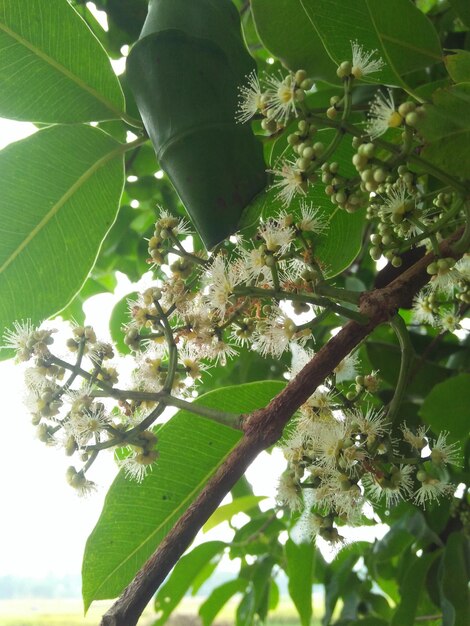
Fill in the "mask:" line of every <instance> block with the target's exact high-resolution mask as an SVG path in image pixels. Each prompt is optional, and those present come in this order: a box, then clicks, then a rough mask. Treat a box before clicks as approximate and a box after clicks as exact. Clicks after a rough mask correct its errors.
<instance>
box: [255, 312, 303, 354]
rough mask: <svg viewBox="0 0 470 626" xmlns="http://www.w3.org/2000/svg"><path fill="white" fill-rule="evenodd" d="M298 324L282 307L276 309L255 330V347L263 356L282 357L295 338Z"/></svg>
mask: <svg viewBox="0 0 470 626" xmlns="http://www.w3.org/2000/svg"><path fill="white" fill-rule="evenodd" d="M296 328H297V327H296V325H295V324H294V322H293V321H292V320H291V319H290V318H289V317H287V315H286V314H285V313H284V312H283V311H282V310H281V309H279V308H278V309H274V311H273V312H272V313H271V314H270V316H269V317H267V318H266V319H265V320H263V321H262V322H260V323H258V325H257V327H256V330H255V332H254V337H255V341H254V344H253V348H254V349H255V350H257V351H258V352H259V353H260V354H261V355H262V356H268V355H272V356H274V357H280V356H281V355H282V353H283V352H285V350H287V348H288V346H289V342H290V341H292V340H293V339H294V338H295V332H296Z"/></svg>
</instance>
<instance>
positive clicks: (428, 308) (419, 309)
mask: <svg viewBox="0 0 470 626" xmlns="http://www.w3.org/2000/svg"><path fill="white" fill-rule="evenodd" d="M413 318H414V319H415V321H416V322H418V323H420V324H431V325H434V323H435V318H434V306H433V303H432V300H431V299H430V297H429V293H428V292H427V291H426V290H422V291H420V292H419V293H418V294H417V295H416V296H415V297H414V298H413Z"/></svg>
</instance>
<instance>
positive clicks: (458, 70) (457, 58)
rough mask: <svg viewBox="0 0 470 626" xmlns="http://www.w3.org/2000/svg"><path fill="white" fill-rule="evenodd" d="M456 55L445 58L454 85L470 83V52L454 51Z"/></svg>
mask: <svg viewBox="0 0 470 626" xmlns="http://www.w3.org/2000/svg"><path fill="white" fill-rule="evenodd" d="M454 52H455V54H449V55H447V56H445V57H444V62H445V64H446V67H447V71H448V72H449V75H450V77H451V78H452V80H453V81H454V83H468V82H470V52H467V50H454Z"/></svg>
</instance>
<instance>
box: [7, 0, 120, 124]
mask: <svg viewBox="0 0 470 626" xmlns="http://www.w3.org/2000/svg"><path fill="white" fill-rule="evenodd" d="M0 83H1V85H2V88H1V90H0V116H1V117H7V118H10V119H14V120H26V121H32V122H47V123H56V124H57V123H75V122H89V121H98V120H108V119H117V118H119V117H120V116H121V113H122V111H123V109H124V97H123V94H122V91H121V87H120V85H119V81H118V79H117V77H116V75H115V74H114V72H113V69H112V67H111V64H110V62H109V58H108V57H107V55H106V52H105V51H104V49H103V48H102V46H101V44H100V43H99V42H98V40H97V39H96V37H95V36H94V35H93V33H92V32H91V30H90V29H89V28H88V26H87V25H86V23H85V22H84V21H83V19H82V18H81V17H80V16H79V15H78V14H77V13H76V11H75V10H74V9H73V8H72V6H70V4H69V3H68V2H66V1H65V0H27V2H18V1H17V0H0ZM26 94H27V97H25V95H26Z"/></svg>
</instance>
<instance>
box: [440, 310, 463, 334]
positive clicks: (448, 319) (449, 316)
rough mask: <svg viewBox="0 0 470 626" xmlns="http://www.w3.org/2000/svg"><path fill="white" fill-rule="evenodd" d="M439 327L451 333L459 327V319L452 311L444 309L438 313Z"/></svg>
mask: <svg viewBox="0 0 470 626" xmlns="http://www.w3.org/2000/svg"><path fill="white" fill-rule="evenodd" d="M439 327H440V328H441V329H442V330H443V331H445V330H447V331H448V332H450V333H453V332H454V331H455V330H457V328H460V319H459V316H458V315H456V314H455V313H454V312H453V311H449V310H444V311H441V313H440V315H439Z"/></svg>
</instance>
